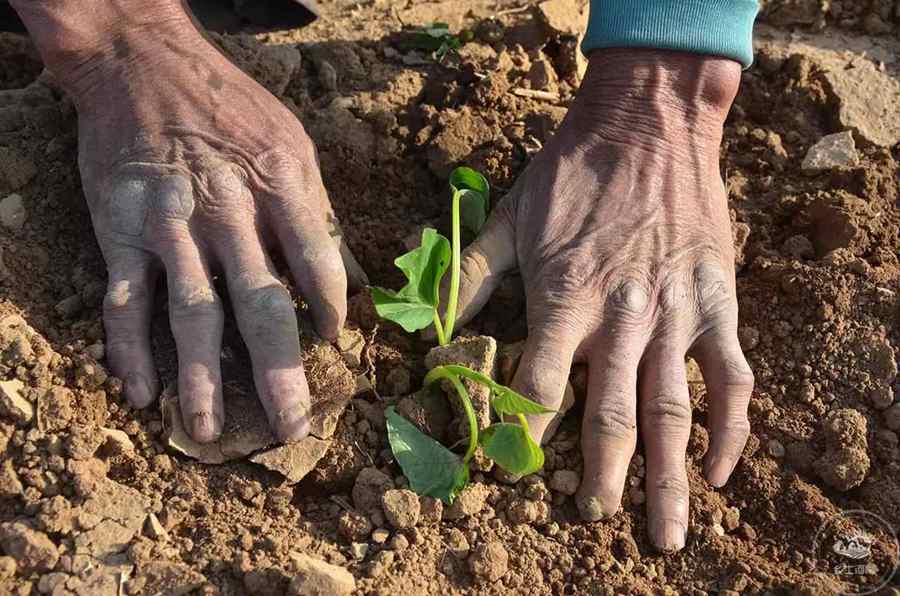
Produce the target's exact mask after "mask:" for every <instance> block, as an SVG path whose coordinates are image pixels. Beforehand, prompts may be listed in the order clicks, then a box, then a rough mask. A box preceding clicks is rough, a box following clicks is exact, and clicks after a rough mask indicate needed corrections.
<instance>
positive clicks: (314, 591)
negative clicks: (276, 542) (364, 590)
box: [288, 552, 356, 596]
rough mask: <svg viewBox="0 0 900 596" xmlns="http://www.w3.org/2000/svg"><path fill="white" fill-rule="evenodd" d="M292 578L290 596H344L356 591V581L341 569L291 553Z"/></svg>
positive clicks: (303, 555)
mask: <svg viewBox="0 0 900 596" xmlns="http://www.w3.org/2000/svg"><path fill="white" fill-rule="evenodd" d="M290 557H291V564H292V567H293V572H294V574H295V575H294V578H293V579H292V580H291V584H290V586H289V587H288V594H289V595H290V596H325V595H326V594H327V595H329V596H346V595H348V594H350V593H351V592H353V590H355V589H356V580H355V579H353V575H351V574H350V572H349V571H347V570H346V569H344V568H343V567H338V566H337V565H332V564H330V563H326V562H325V561H320V560H319V559H314V558H313V557H311V556H309V555H306V554H303V553H296V552H293V553H291V554H290Z"/></svg>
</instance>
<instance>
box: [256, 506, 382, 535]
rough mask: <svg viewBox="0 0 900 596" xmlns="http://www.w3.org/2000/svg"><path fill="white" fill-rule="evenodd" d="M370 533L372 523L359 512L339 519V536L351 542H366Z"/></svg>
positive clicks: (345, 513)
mask: <svg viewBox="0 0 900 596" xmlns="http://www.w3.org/2000/svg"><path fill="white" fill-rule="evenodd" d="M251 498H252V497H251ZM248 500H249V499H248ZM370 533H372V522H370V521H369V518H368V517H366V516H365V515H363V514H362V513H359V512H358V511H344V512H343V513H341V515H340V517H339V518H338V534H340V535H341V536H343V537H344V538H346V539H347V540H348V541H350V542H353V541H360V540H365V539H366V538H368V537H369V534H370Z"/></svg>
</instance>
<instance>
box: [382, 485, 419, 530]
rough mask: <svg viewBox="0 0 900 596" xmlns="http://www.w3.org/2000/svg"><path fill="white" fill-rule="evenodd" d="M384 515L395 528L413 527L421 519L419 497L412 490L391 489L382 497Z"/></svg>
mask: <svg viewBox="0 0 900 596" xmlns="http://www.w3.org/2000/svg"><path fill="white" fill-rule="evenodd" d="M381 506H382V509H383V510H384V516H385V517H386V518H387V520H388V522H389V523H390V524H391V525H392V526H394V527H395V528H398V529H402V528H413V527H415V525H416V524H417V523H418V521H419V511H420V505H419V497H418V496H417V495H416V493H414V492H412V491H411V490H389V491H387V492H385V493H384V495H383V496H382V497H381Z"/></svg>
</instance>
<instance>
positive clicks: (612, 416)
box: [584, 406, 637, 442]
mask: <svg viewBox="0 0 900 596" xmlns="http://www.w3.org/2000/svg"><path fill="white" fill-rule="evenodd" d="M584 427H585V428H584V430H585V434H586V435H587V436H589V437H592V438H596V437H604V438H609V439H615V440H620V441H629V442H630V441H633V440H635V438H636V431H637V423H636V421H635V418H634V416H633V415H632V414H630V413H628V412H626V411H625V410H624V409H622V408H619V407H612V406H601V407H600V408H598V409H597V410H596V411H595V412H593V413H592V414H590V415H589V416H585V419H584Z"/></svg>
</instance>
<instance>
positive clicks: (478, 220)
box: [450, 166, 491, 234]
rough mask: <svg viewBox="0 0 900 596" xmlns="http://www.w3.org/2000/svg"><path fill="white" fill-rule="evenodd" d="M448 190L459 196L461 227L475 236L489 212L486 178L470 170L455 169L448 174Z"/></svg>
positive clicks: (489, 195) (488, 188)
mask: <svg viewBox="0 0 900 596" xmlns="http://www.w3.org/2000/svg"><path fill="white" fill-rule="evenodd" d="M450 188H451V189H452V191H453V192H454V193H458V194H459V210H460V218H461V219H462V225H463V226H465V227H466V228H467V229H468V230H470V231H471V232H472V233H473V234H477V233H478V232H479V230H481V227H482V226H483V225H484V222H485V221H486V220H487V214H488V211H489V210H490V198H491V186H490V184H488V181H487V178H485V177H484V176H482V175H481V174H480V173H478V172H476V171H475V170H473V169H472V168H467V167H465V166H463V167H459V168H456V169H455V170H453V172H452V173H451V174H450Z"/></svg>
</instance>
